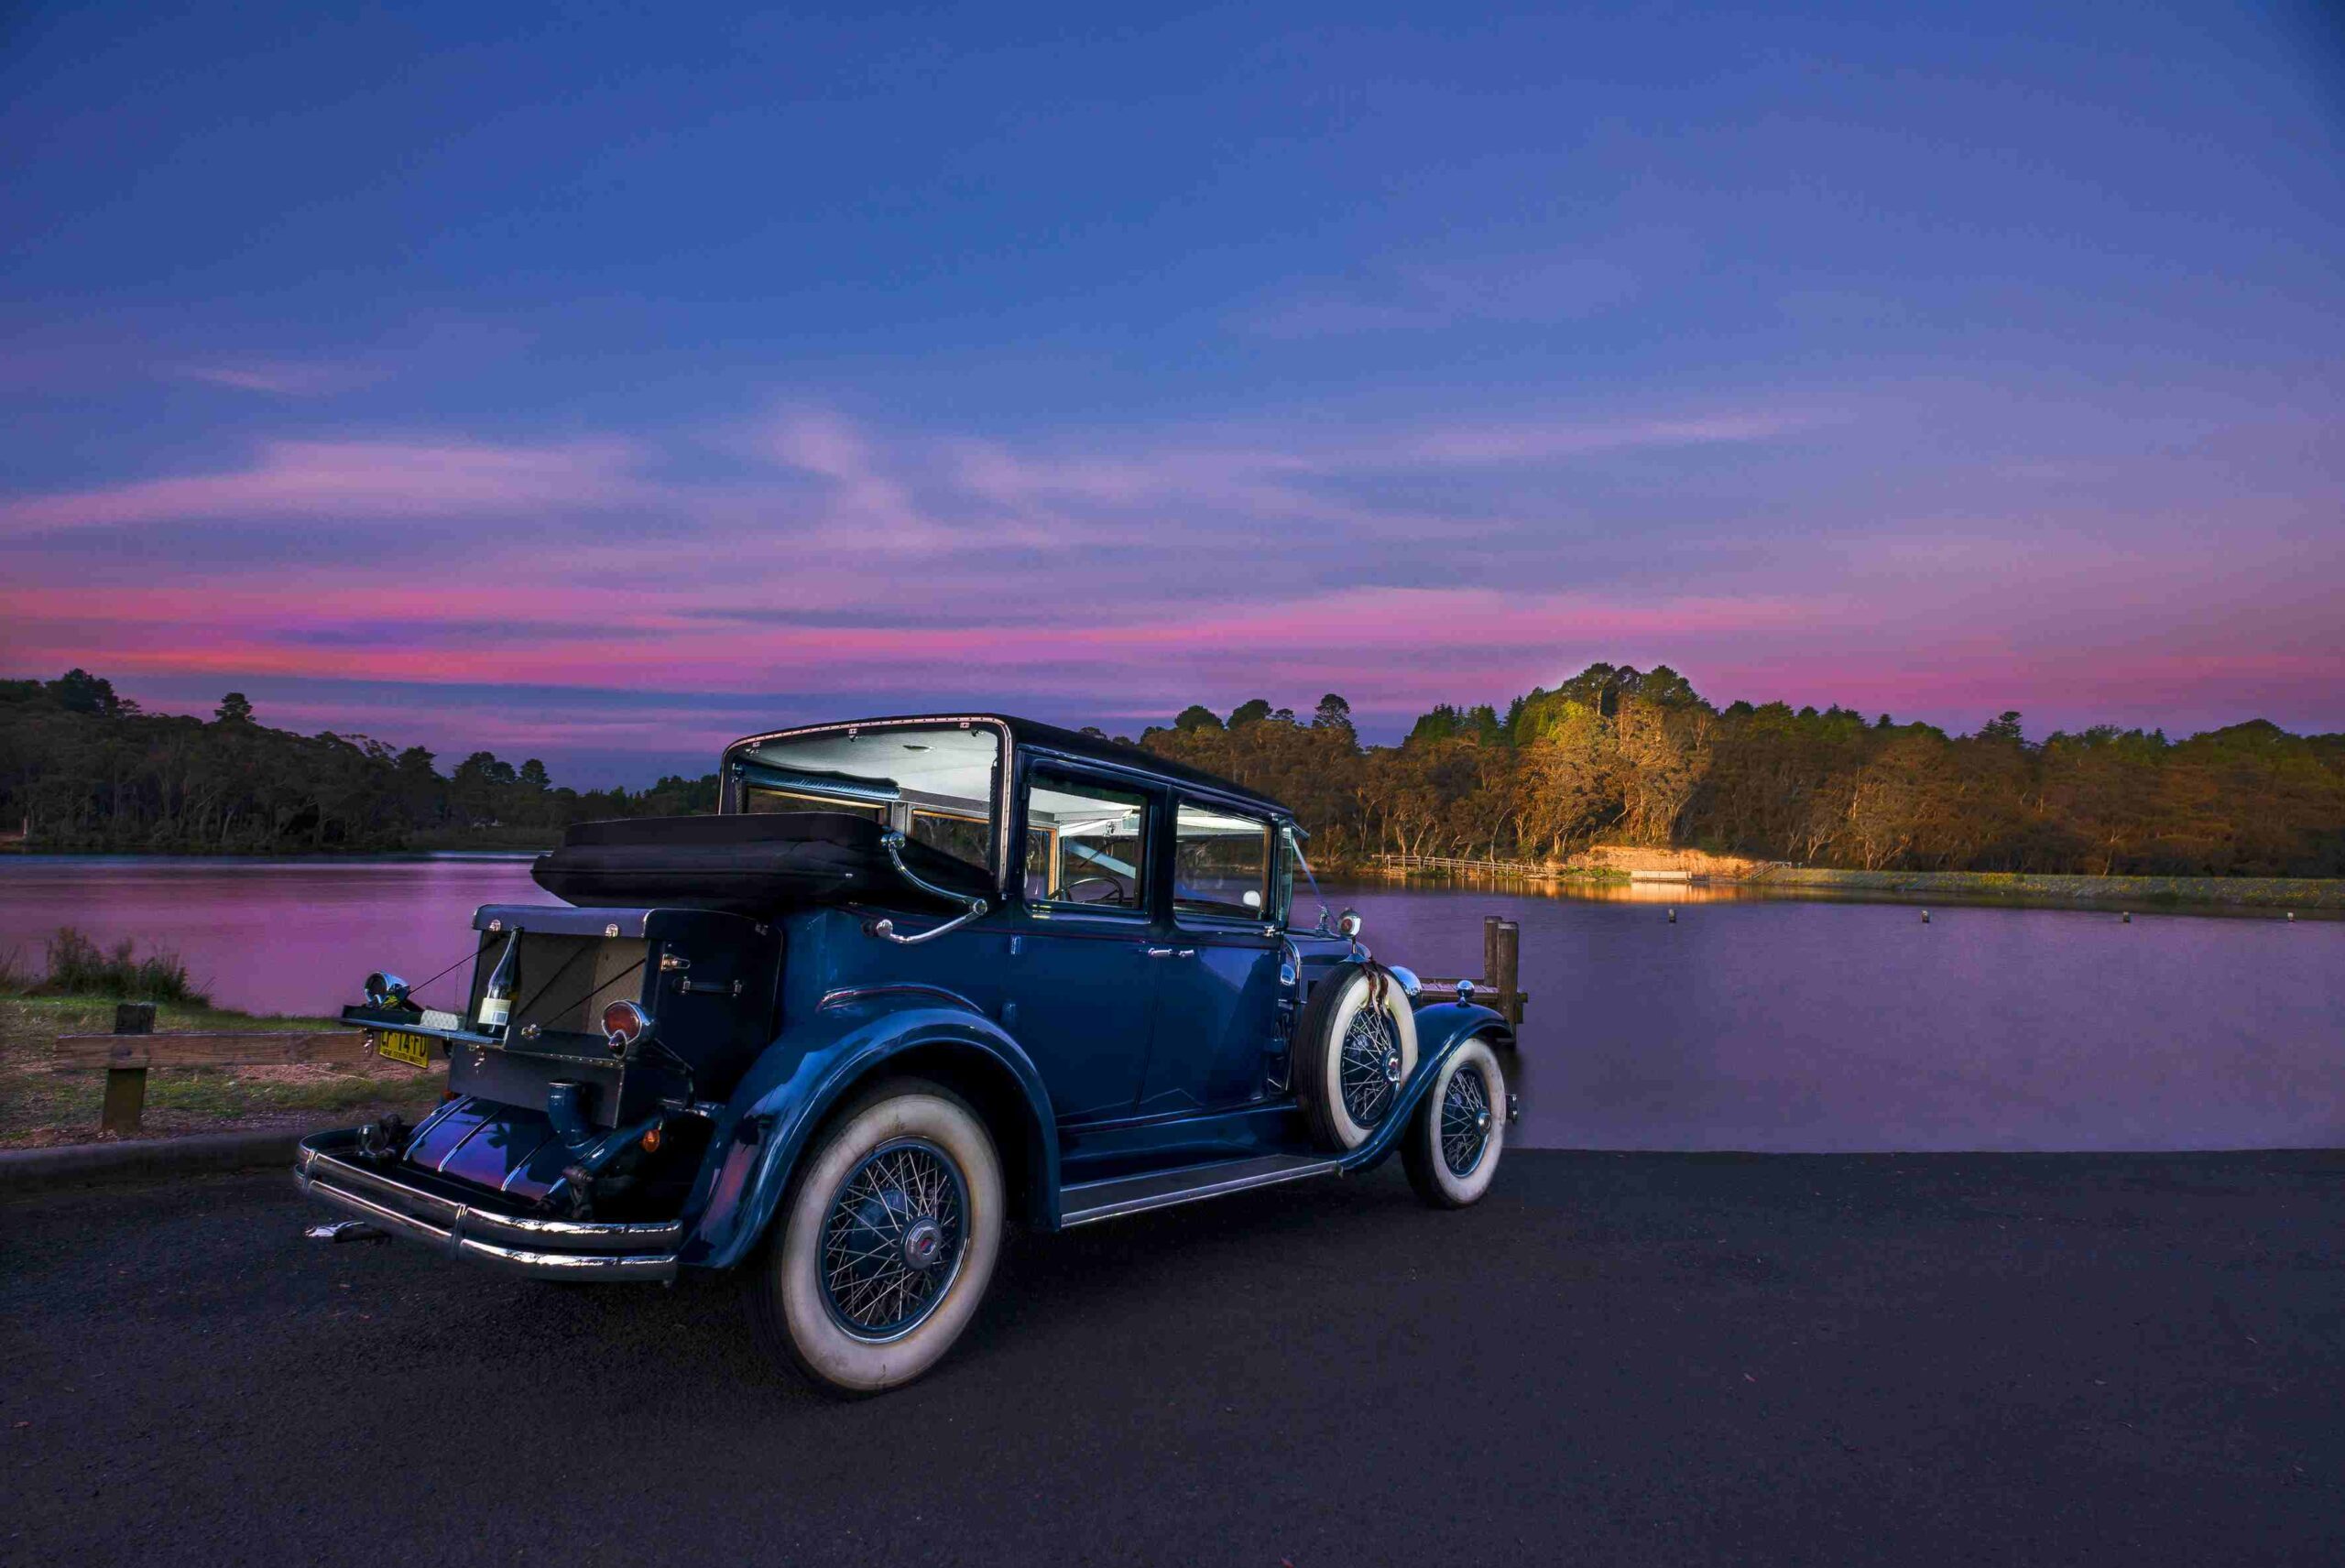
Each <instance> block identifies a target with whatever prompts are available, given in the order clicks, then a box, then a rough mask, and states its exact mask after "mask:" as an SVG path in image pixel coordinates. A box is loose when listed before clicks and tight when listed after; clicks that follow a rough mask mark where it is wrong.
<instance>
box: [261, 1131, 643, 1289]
mask: <svg viewBox="0 0 2345 1568" xmlns="http://www.w3.org/2000/svg"><path fill="white" fill-rule="evenodd" d="M357 1145H358V1135H357V1134H356V1133H355V1132H322V1133H317V1134H313V1135H312V1136H311V1137H309V1138H303V1139H302V1140H301V1148H300V1152H299V1153H298V1154H296V1155H295V1156H294V1157H293V1179H294V1181H297V1182H298V1183H300V1188H301V1191H302V1192H303V1193H304V1194H306V1195H307V1196H309V1197H311V1198H315V1199H316V1200H318V1201H319V1202H320V1203H324V1204H326V1205H327V1206H328V1207H330V1208H335V1209H340V1210H341V1211H342V1212H343V1213H344V1214H349V1215H351V1216H353V1217H354V1218H356V1219H362V1220H365V1221H366V1222H367V1223H368V1224H370V1225H376V1226H378V1227H380V1228H381V1229H383V1230H385V1231H387V1232H388V1233H390V1234H391V1235H393V1236H404V1237H406V1238H407V1239H409V1240H410V1241H420V1242H423V1243H425V1244H427V1245H429V1246H431V1247H437V1248H438V1249H439V1250H441V1251H442V1252H444V1253H446V1254H448V1255H449V1256H450V1257H451V1258H469V1259H471V1260H472V1261H474V1262H475V1263H485V1264H486V1265H488V1266H489V1267H490V1268H492V1269H498V1270H501V1271H502V1272H504V1273H507V1274H520V1275H525V1276H527V1277H529V1278H530V1279H674V1278H675V1277H676V1248H677V1247H678V1245H679V1244H680V1243H681V1242H682V1240H683V1233H684V1226H683V1222H682V1220H665V1221H660V1222H656V1223H652V1224H619V1223H613V1222H608V1221H594V1220H554V1219H540V1218H538V1217H536V1216H534V1215H529V1214H507V1213H503V1212H500V1211H497V1210H494V1209H486V1208H475V1207H474V1206H473V1205H472V1204H470V1203H461V1202H459V1201H457V1200H455V1199H453V1198H448V1197H443V1196H442V1195H441V1194H440V1193H438V1192H426V1191H425V1190H424V1189H422V1188H421V1187H418V1186H415V1185H412V1184H410V1183H409V1182H406V1181H398V1179H396V1178H395V1177H392V1176H388V1175H386V1174H384V1173H383V1172H381V1171H376V1170H373V1169H370V1168H369V1167H368V1166H366V1165H364V1164H360V1163H359V1162H357V1161H356V1160H348V1159H344V1158H342V1157H343V1156H344V1155H346V1154H349V1153H351V1152H352V1151H354V1149H356V1148H357Z"/></svg>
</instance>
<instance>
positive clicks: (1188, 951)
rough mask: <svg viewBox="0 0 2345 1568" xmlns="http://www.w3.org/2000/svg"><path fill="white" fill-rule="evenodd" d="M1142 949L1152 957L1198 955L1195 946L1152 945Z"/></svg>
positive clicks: (1188, 956)
mask: <svg viewBox="0 0 2345 1568" xmlns="http://www.w3.org/2000/svg"><path fill="white" fill-rule="evenodd" d="M1141 951H1142V952H1144V953H1147V954H1148V955H1149V956H1150V957H1151V958H1194V957H1195V956H1196V955H1197V950H1196V949H1195V948H1194V947H1183V948H1171V947H1151V948H1143V949H1142V950H1141Z"/></svg>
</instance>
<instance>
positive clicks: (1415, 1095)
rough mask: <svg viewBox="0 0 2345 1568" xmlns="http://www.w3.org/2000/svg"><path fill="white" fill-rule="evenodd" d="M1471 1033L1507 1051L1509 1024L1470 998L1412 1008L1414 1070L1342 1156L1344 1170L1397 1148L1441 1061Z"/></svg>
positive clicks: (1365, 1165)
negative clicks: (1368, 1131)
mask: <svg viewBox="0 0 2345 1568" xmlns="http://www.w3.org/2000/svg"><path fill="white" fill-rule="evenodd" d="M1477 1035H1487V1036H1489V1037H1490V1038H1491V1039H1493V1040H1497V1041H1498V1042H1499V1044H1500V1045H1501V1046H1503V1047H1506V1048H1508V1049H1512V1047H1513V1045H1514V1029H1513V1028H1512V1027H1511V1025H1509V1024H1508V1023H1507V1021H1506V1020H1505V1019H1504V1018H1500V1016H1499V1015H1498V1014H1496V1013H1494V1012H1492V1011H1491V1010H1490V1009H1489V1008H1488V1007H1477V1006H1475V1005H1474V1004H1473V1003H1471V1002H1436V1003H1434V1005H1433V1006H1431V1007H1419V1008H1418V1009H1417V1067H1416V1071H1415V1072H1413V1073H1410V1074H1409V1081H1408V1082H1407V1083H1403V1084H1402V1085H1401V1093H1400V1095H1399V1097H1398V1098H1397V1099H1396V1100H1395V1101H1394V1103H1393V1105H1392V1108H1391V1110H1390V1111H1388V1112H1387V1113H1385V1116H1384V1120H1383V1121H1382V1122H1381V1123H1380V1124H1379V1125H1378V1127H1377V1129H1376V1131H1375V1132H1373V1133H1371V1134H1370V1135H1369V1138H1368V1140H1367V1141H1366V1142H1365V1143H1362V1144H1361V1145H1360V1146H1359V1147H1358V1149H1352V1150H1351V1151H1350V1152H1349V1153H1347V1154H1346V1155H1345V1156H1344V1158H1343V1166H1344V1170H1345V1171H1347V1172H1349V1171H1367V1170H1369V1169H1371V1168H1373V1167H1375V1166H1377V1165H1380V1164H1382V1163H1383V1162H1384V1160H1385V1159H1386V1158H1387V1157H1388V1156H1390V1155H1391V1152H1392V1151H1393V1150H1394V1149H1398V1148H1400V1147H1401V1140H1402V1138H1405V1137H1407V1136H1408V1130H1409V1124H1410V1123H1411V1122H1412V1121H1414V1120H1415V1119H1416V1114H1417V1105H1418V1104H1419V1103H1420V1102H1422V1101H1423V1099H1424V1097H1425V1095H1426V1094H1429V1093H1431V1092H1432V1088H1433V1081H1434V1079H1435V1078H1436V1077H1438V1076H1440V1069H1441V1064H1442V1063H1443V1062H1446V1061H1448V1060H1449V1058H1450V1057H1452V1056H1454V1055H1456V1052H1457V1048H1458V1047H1459V1046H1462V1045H1464V1044H1465V1043H1466V1042H1467V1040H1472V1039H1474V1038H1475V1037H1476V1036H1477Z"/></svg>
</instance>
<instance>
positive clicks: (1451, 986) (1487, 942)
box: [1419, 915, 1531, 1027]
mask: <svg viewBox="0 0 2345 1568" xmlns="http://www.w3.org/2000/svg"><path fill="white" fill-rule="evenodd" d="M1482 975H1483V976H1484V977H1483V978H1479V979H1476V978H1474V977H1473V976H1470V975H1469V976H1467V978H1466V979H1465V980H1450V979H1442V980H1436V979H1432V978H1428V977H1424V976H1420V977H1419V978H1420V979H1422V980H1423V984H1424V988H1425V989H1426V990H1428V991H1455V990H1456V989H1457V987H1458V986H1459V985H1466V984H1468V983H1470V984H1471V985H1473V987H1474V999H1475V1000H1476V1001H1478V1002H1479V1003H1481V1004H1482V1005H1483V1006H1485V1007H1489V1008H1490V1009H1491V1010H1492V1011H1494V1012H1496V1013H1497V1014H1498V1015H1499V1017H1500V1018H1504V1019H1505V1020H1506V1021H1507V1022H1509V1023H1511V1024H1514V1025H1516V1026H1518V1027H1520V1026H1521V1024H1522V1005H1523V1004H1524V1003H1525V1002H1528V1001H1529V1000H1530V999H1531V996H1530V994H1529V993H1528V992H1526V991H1524V990H1523V988H1522V927H1521V926H1520V925H1518V924H1516V923H1515V922H1514V921H1512V920H1508V919H1506V918H1505V917H1503V916H1500V915H1484V916H1483V917H1482Z"/></svg>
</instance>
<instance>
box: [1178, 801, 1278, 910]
mask: <svg viewBox="0 0 2345 1568" xmlns="http://www.w3.org/2000/svg"><path fill="white" fill-rule="evenodd" d="M1172 837H1173V863H1174V868H1175V871H1176V877H1175V879H1174V881H1173V884H1172V907H1173V908H1174V909H1178V910H1180V911H1182V912H1183V913H1186V914H1199V915H1233V916H1236V917H1238V919H1240V920H1262V919H1266V918H1267V917H1268V912H1269V911H1268V909H1267V908H1266V906H1267V905H1268V904H1269V901H1270V897H1271V824H1270V823H1268V822H1261V821H1259V820H1258V819H1256V818H1253V817H1239V816H1232V815H1230V814H1229V813H1228V812H1227V811H1216V810H1213V809H1211V808H1208V807H1205V806H1199V805H1194V804H1192V803H1191V802H1189V801H1187V800H1183V801H1182V802H1181V804H1180V809H1179V811H1178V812H1177V813H1176V814H1175V819H1174V822H1173V824H1172Z"/></svg>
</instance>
